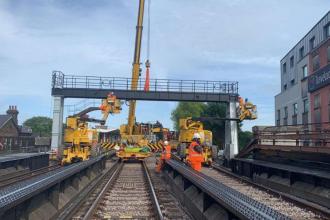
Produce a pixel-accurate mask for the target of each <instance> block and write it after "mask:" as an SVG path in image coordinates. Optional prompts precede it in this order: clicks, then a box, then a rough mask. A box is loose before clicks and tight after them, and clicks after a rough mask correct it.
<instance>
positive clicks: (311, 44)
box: [309, 36, 315, 51]
mask: <svg viewBox="0 0 330 220" xmlns="http://www.w3.org/2000/svg"><path fill="white" fill-rule="evenodd" d="M314 48H315V36H313V37H312V38H311V39H309V50H310V51H312V50H313V49H314Z"/></svg>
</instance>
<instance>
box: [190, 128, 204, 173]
mask: <svg viewBox="0 0 330 220" xmlns="http://www.w3.org/2000/svg"><path fill="white" fill-rule="evenodd" d="M187 162H188V164H189V165H190V166H191V168H193V169H194V170H196V171H201V169H202V162H203V148H202V146H201V136H200V135H199V133H195V134H194V136H193V139H192V142H191V144H190V146H189V149H188V157H187Z"/></svg>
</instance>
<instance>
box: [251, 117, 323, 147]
mask: <svg viewBox="0 0 330 220" xmlns="http://www.w3.org/2000/svg"><path fill="white" fill-rule="evenodd" d="M253 133H254V136H255V138H256V139H257V140H258V144H260V145H272V146H288V147H290V146H296V147H305V146H306V147H326V148H329V149H330V122H327V123H312V124H301V125H288V126H270V127H254V128H253Z"/></svg>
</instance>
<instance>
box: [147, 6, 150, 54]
mask: <svg viewBox="0 0 330 220" xmlns="http://www.w3.org/2000/svg"><path fill="white" fill-rule="evenodd" d="M150 3H151V0H148V33H147V60H149V58H150Z"/></svg>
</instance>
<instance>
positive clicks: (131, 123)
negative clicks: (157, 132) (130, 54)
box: [127, 0, 145, 135]
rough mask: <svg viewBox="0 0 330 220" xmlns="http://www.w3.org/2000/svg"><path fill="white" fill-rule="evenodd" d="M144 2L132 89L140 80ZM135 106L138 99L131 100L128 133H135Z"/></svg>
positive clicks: (141, 1) (140, 2)
mask: <svg viewBox="0 0 330 220" xmlns="http://www.w3.org/2000/svg"><path fill="white" fill-rule="evenodd" d="M144 3H145V0H139V13H138V21H137V26H136V37H135V51H134V61H133V70H132V83H131V90H137V86H138V80H139V75H140V55H141V43H142V29H143V15H144ZM135 108H136V100H131V101H130V102H129V111H128V127H127V130H128V131H127V133H128V135H132V134H133V127H134V123H135Z"/></svg>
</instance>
